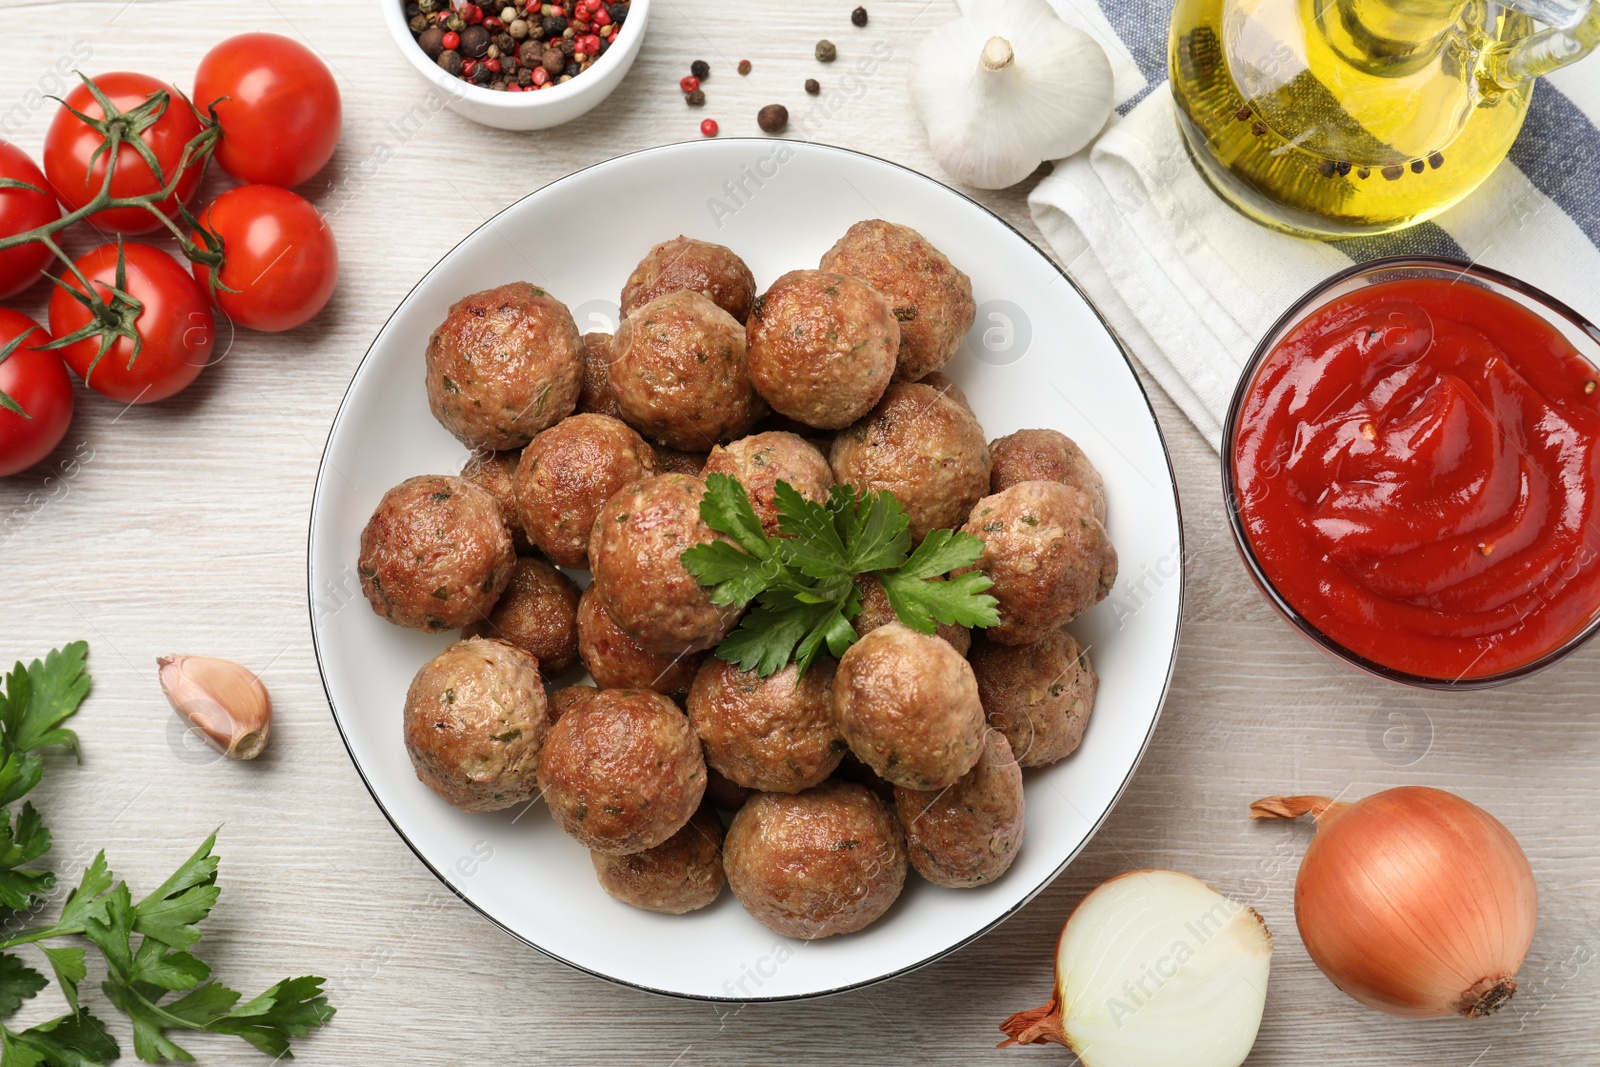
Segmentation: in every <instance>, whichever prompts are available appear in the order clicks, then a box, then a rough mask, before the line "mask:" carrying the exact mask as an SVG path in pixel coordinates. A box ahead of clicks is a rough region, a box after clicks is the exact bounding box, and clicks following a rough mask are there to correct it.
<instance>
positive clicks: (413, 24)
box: [406, 14, 429, 34]
mask: <svg viewBox="0 0 1600 1067" xmlns="http://www.w3.org/2000/svg"><path fill="white" fill-rule="evenodd" d="M406 25H407V28H408V29H410V30H411V32H412V33H413V34H420V33H421V32H422V31H423V30H425V29H427V28H428V25H429V19H428V16H426V15H422V14H417V15H412V16H411V21H410V22H408V23H407V24H406Z"/></svg>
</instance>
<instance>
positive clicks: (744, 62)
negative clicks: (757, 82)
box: [739, 59, 750, 74]
mask: <svg viewBox="0 0 1600 1067" xmlns="http://www.w3.org/2000/svg"><path fill="white" fill-rule="evenodd" d="M739 73H740V74H749V73H750V61H749V60H748V59H741V60H739Z"/></svg>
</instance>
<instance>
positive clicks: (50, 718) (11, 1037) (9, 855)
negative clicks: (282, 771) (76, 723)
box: [0, 641, 334, 1067]
mask: <svg viewBox="0 0 1600 1067" xmlns="http://www.w3.org/2000/svg"><path fill="white" fill-rule="evenodd" d="M88 652H89V646H88V645H87V644H85V643H84V642H82V641H79V642H75V643H73V644H70V645H68V646H66V647H65V648H62V649H58V650H56V651H54V652H51V653H50V654H49V655H48V656H46V657H45V659H44V661H43V662H42V663H41V662H40V661H39V660H34V661H33V663H31V664H30V665H28V666H27V667H24V666H23V665H22V664H21V663H18V664H17V665H16V667H15V669H13V670H12V671H11V673H10V675H8V676H7V677H6V679H5V691H4V692H3V693H0V804H3V805H9V804H11V803H13V802H15V801H16V800H19V799H21V797H22V796H23V794H25V793H27V792H28V791H29V790H30V789H32V788H33V787H34V786H35V785H37V784H38V783H39V779H40V777H41V776H42V774H43V770H44V764H43V760H42V759H41V758H40V755H39V753H40V751H41V750H42V749H45V748H50V747H60V748H65V749H67V750H68V751H71V752H72V753H74V754H76V753H77V751H78V738H77V735H76V734H75V733H73V732H72V731H71V730H68V729H66V728H64V727H62V726H61V723H62V722H63V721H65V720H66V719H67V718H68V717H69V716H71V715H73V714H74V713H76V712H77V710H78V705H79V704H81V703H82V702H83V698H84V696H85V695H86V694H87V693H88V692H89V675H88V672H87V671H86V670H85V668H84V664H85V661H86V659H87V656H88ZM215 843H216V834H214V833H213V834H212V835H211V836H210V837H208V838H206V840H205V842H204V843H203V844H202V845H201V846H200V847H199V848H198V849H196V850H195V853H194V854H193V855H192V856H190V857H189V858H188V859H187V860H185V861H184V863H183V864H182V865H181V866H180V867H179V868H178V869H177V871H175V872H174V873H173V875H172V877H170V878H168V879H167V880H166V881H165V882H164V883H162V884H161V886H160V887H159V888H157V889H156V890H155V892H153V893H151V894H150V895H148V896H146V897H144V898H143V899H141V900H139V901H137V902H135V901H134V899H133V893H132V891H131V890H130V889H129V888H128V883H127V882H125V881H119V880H117V878H116V876H115V875H114V874H113V873H112V872H111V868H110V867H109V866H108V865H107V864H106V857H105V853H104V852H101V853H100V854H99V855H97V856H96V857H95V858H94V862H92V863H91V864H89V866H88V868H87V869H86V870H85V871H84V872H83V877H82V878H81V879H80V881H79V883H78V886H77V888H75V889H74V890H73V891H72V892H71V894H69V895H68V897H67V900H66V903H65V904H64V905H63V906H62V909H61V915H60V917H59V918H58V919H57V920H56V921H55V922H54V923H51V924H50V925H48V926H39V927H33V928H31V929H26V930H23V931H21V932H20V933H17V934H15V935H13V936H11V937H8V938H5V939H4V940H0V1020H3V1019H9V1018H10V1017H11V1016H12V1015H14V1014H16V1012H17V1011H18V1009H20V1008H21V1007H22V1005H23V1003H24V1002H26V1001H28V1000H29V999H31V998H32V997H34V996H35V995H36V994H38V993H39V991H40V990H42V989H43V988H44V987H45V986H46V985H48V984H49V982H48V980H47V979H46V978H45V977H44V975H42V974H41V973H39V971H37V970H35V969H34V968H32V967H30V966H28V965H27V964H26V963H25V962H24V961H23V960H22V958H21V957H20V956H17V955H15V954H14V953H12V952H10V951H8V950H10V949H14V948H20V947H21V946H23V945H30V944H31V945H34V946H35V947H37V948H38V949H39V951H40V952H42V953H43V954H44V957H45V960H46V962H48V963H49V965H50V969H51V971H52V973H54V975H55V979H56V982H57V984H58V985H60V987H61V992H62V995H63V996H65V997H66V1000H67V1005H68V1006H69V1007H70V1008H71V1009H72V1011H71V1012H69V1013H68V1014H66V1015H63V1016H60V1017H58V1018H56V1019H52V1020H50V1021H48V1022H45V1023H42V1024H40V1025H38V1026H33V1027H29V1028H27V1029H25V1030H20V1031H18V1030H13V1029H11V1028H10V1027H9V1026H6V1025H4V1024H3V1023H0V1064H4V1067H13V1065H15V1067H99V1065H102V1064H105V1063H108V1062H110V1061H111V1060H114V1059H117V1058H118V1057H119V1056H121V1054H122V1050H121V1049H120V1047H119V1046H118V1045H117V1041H116V1039H115V1038H114V1037H112V1036H111V1034H110V1033H109V1032H108V1031H107V1030H106V1026H105V1024H104V1023H103V1022H101V1021H100V1020H99V1019H98V1018H96V1017H95V1016H94V1015H92V1014H91V1013H90V1012H89V1010H88V1009H87V1008H86V1007H84V1006H83V1004H82V1003H81V1002H80V1000H79V985H80V984H81V983H82V982H83V981H84V979H85V978H86V977H87V976H88V966H87V963H86V956H87V951H86V949H85V948H84V947H82V946H81V945H72V944H67V945H61V944H46V943H45V942H47V941H56V940H57V939H60V938H83V939H84V940H85V941H87V942H88V943H89V944H90V945H93V946H94V947H95V949H96V950H97V951H98V952H99V954H100V955H101V956H102V957H104V960H105V970H106V978H105V981H103V982H102V983H101V985H100V988H101V990H102V991H103V992H104V993H105V995H106V999H107V1000H109V1001H111V1003H112V1004H113V1005H114V1006H115V1007H116V1008H117V1009H118V1010H119V1011H121V1012H122V1013H123V1014H125V1015H127V1016H128V1018H129V1020H130V1021H131V1022H132V1024H133V1049H134V1052H135V1054H136V1055H138V1057H139V1058H140V1059H141V1060H145V1061H146V1062H150V1063H159V1062H162V1061H166V1060H192V1059H193V1058H194V1057H193V1056H191V1055H190V1054H189V1053H188V1051H186V1050H185V1049H183V1048H182V1047H180V1046H179V1045H177V1044H176V1043H174V1042H173V1041H172V1040H170V1039H169V1038H168V1037H167V1036H166V1035H167V1033H168V1032H169V1031H174V1030H191V1031H202V1032H207V1033H214V1034H233V1035H235V1036H237V1037H240V1038H243V1039H244V1040H245V1041H247V1042H249V1043H250V1044H251V1045H253V1046H255V1047H256V1048H257V1049H260V1050H261V1051H262V1052H264V1053H266V1054H267V1055H269V1056H273V1057H277V1058H281V1059H291V1058H293V1056H292V1053H291V1052H290V1051H289V1040H290V1038H293V1037H302V1036H304V1035H305V1034H306V1033H308V1032H310V1031H311V1030H312V1029H314V1028H316V1027H318V1026H321V1025H322V1024H324V1023H326V1022H327V1021H328V1020H329V1019H331V1018H332V1017H333V1014H334V1009H333V1007H332V1006H331V1005H329V1003H328V1000H327V997H325V996H323V995H322V983H323V979H321V978H318V977H314V976H312V977H305V978H291V979H287V980H285V981H282V982H279V983H277V984H276V985H274V986H272V987H271V988H270V989H268V990H267V991H266V992H264V993H262V994H261V995H260V996H258V997H256V998H254V999H253V1000H249V1001H246V1002H245V1003H243V1004H241V1003H239V1001H240V1000H241V999H242V998H241V996H240V994H239V993H237V992H235V991H234V990H232V989H229V988H228V987H227V986H225V985H222V984H221V983H220V982H214V981H211V980H210V979H211V968H210V967H209V966H208V965H207V964H206V963H205V962H203V961H202V960H200V959H199V957H197V956H195V955H194V954H193V953H192V952H191V951H190V949H192V948H193V947H194V945H195V943H196V942H198V941H199V940H200V928H199V925H198V924H199V923H200V921H201V920H202V919H204V918H205V917H206V916H207V915H209V914H210V913H211V909H212V907H213V906H214V905H215V904H216V902H217V897H218V895H219V894H220V893H221V890H220V889H219V888H218V887H217V884H216V883H217V862H218V861H217V857H216V856H215V855H214V854H213V853H212V851H211V849H212V846H213V845H214V844H215ZM49 849H50V831H49V830H47V829H46V828H45V827H44V823H43V820H42V819H40V817H39V814H38V812H37V811H35V810H34V808H33V806H32V805H31V804H28V803H24V804H23V806H22V810H21V812H20V813H19V814H18V815H17V817H16V820H15V822H14V823H13V821H12V816H11V812H10V810H9V808H6V807H0V911H11V912H20V911H21V909H23V908H26V907H29V906H30V905H32V904H34V903H35V901H36V900H37V898H38V896H39V895H40V894H43V893H45V892H47V891H48V890H49V889H50V888H52V887H53V886H54V885H55V875H54V874H53V873H52V872H50V871H48V870H44V869H40V868H32V867H24V866H22V865H23V864H27V863H32V862H33V861H35V860H37V859H38V858H39V857H40V856H42V855H44V854H45V853H46V852H48V851H49ZM174 993H176V994H180V995H179V996H177V997H176V998H172V997H171V996H170V994H174Z"/></svg>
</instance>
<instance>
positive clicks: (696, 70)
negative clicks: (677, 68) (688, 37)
mask: <svg viewBox="0 0 1600 1067" xmlns="http://www.w3.org/2000/svg"><path fill="white" fill-rule="evenodd" d="M689 73H690V74H693V75H694V76H695V77H696V78H699V79H700V80H701V81H705V80H706V79H707V78H709V77H711V64H710V63H707V62H706V61H705V60H703V59H697V60H695V61H694V62H693V63H690V64H689Z"/></svg>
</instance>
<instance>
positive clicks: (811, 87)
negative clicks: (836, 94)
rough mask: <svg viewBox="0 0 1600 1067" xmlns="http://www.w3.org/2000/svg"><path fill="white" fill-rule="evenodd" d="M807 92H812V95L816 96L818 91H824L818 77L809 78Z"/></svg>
mask: <svg viewBox="0 0 1600 1067" xmlns="http://www.w3.org/2000/svg"><path fill="white" fill-rule="evenodd" d="M806 92H808V93H810V94H811V95H812V96H816V95H817V94H818V93H820V92H822V86H821V85H820V84H818V82H817V79H815V78H807V79H806Z"/></svg>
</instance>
